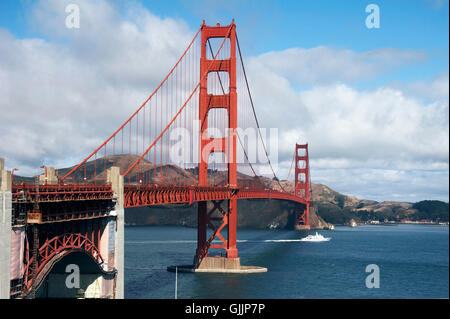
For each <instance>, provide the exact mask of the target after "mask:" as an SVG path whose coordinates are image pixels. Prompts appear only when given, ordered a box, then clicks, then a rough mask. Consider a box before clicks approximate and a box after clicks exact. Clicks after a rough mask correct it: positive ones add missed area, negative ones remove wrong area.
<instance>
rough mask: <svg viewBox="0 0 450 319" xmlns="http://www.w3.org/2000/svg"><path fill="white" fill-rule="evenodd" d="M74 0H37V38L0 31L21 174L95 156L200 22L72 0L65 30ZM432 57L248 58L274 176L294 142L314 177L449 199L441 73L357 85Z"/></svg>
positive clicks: (361, 192)
mask: <svg viewBox="0 0 450 319" xmlns="http://www.w3.org/2000/svg"><path fill="white" fill-rule="evenodd" d="M72 2H73V1H72ZM69 3H71V1H56V0H55V1H42V2H38V3H36V4H35V5H34V7H33V9H32V11H31V14H30V18H31V24H32V25H35V26H36V27H38V28H39V32H40V33H41V34H42V38H25V39H19V38H16V37H15V36H13V35H12V34H11V33H9V32H8V30H4V29H0V83H1V85H0V96H1V98H0V111H1V114H2V125H1V126H0V136H1V140H0V154H1V156H4V157H6V159H7V162H6V165H7V166H8V168H12V167H19V168H20V171H19V173H21V174H30V175H31V174H36V173H38V169H37V168H38V167H39V166H40V165H42V164H45V165H53V166H57V167H61V166H67V165H72V164H74V163H75V162H76V161H77V160H80V159H81V158H83V157H84V156H86V155H87V154H88V153H90V152H91V151H92V150H93V149H94V148H96V147H97V146H98V145H99V144H100V143H101V142H103V141H104V139H105V138H106V137H107V136H109V135H110V134H111V133H112V132H113V130H114V129H116V128H117V127H118V126H119V125H120V124H122V122H123V121H124V120H125V119H126V118H127V117H128V116H129V115H130V114H131V113H132V112H134V111H135V110H136V108H137V107H138V106H139V105H140V104H141V103H142V102H143V101H144V100H145V99H146V97H147V96H148V95H149V93H151V91H153V89H154V88H155V87H156V85H157V84H159V82H160V81H161V80H162V78H163V76H165V75H166V74H167V72H168V70H169V69H170V68H171V67H172V66H173V64H174V63H175V62H176V60H177V59H178V58H179V56H180V55H181V53H182V52H183V50H184V49H185V47H186V45H187V44H188V42H189V41H190V40H191V39H192V37H193V35H194V32H195V31H196V30H191V29H190V28H189V27H188V25H187V24H186V23H185V22H184V21H182V20H175V19H171V18H161V17H158V16H155V15H154V14H152V13H151V12H149V11H148V10H147V9H145V8H143V7H142V6H140V5H139V4H137V3H132V4H126V5H124V4H122V5H121V7H120V8H119V7H117V4H114V3H112V2H108V1H95V2H94V1H77V4H79V6H80V15H81V16H80V29H67V28H66V27H65V24H64V20H65V18H66V13H65V10H64V9H65V6H66V5H67V4H69ZM244 54H245V52H244ZM427 59H429V57H428V56H427V54H426V52H425V51H421V50H400V49H395V48H379V49H376V50H372V51H368V52H362V53H361V52H354V51H352V50H349V49H345V48H331V47H325V46H320V47H316V48H310V49H305V48H291V49H288V50H284V51H271V52H267V53H264V54H262V55H259V56H254V57H249V58H246V62H247V63H246V67H247V73H248V76H249V80H250V86H251V88H252V95H253V97H254V100H255V106H256V110H257V114H258V117H259V120H260V123H261V126H263V127H266V128H270V127H278V128H279V137H280V140H279V143H278V144H279V146H280V153H279V156H278V158H279V163H278V164H279V165H278V174H279V176H280V177H281V178H284V177H285V176H287V173H288V170H289V166H290V161H291V157H292V152H293V148H294V143H295V142H308V143H309V146H310V156H311V168H312V180H313V182H320V183H324V184H327V185H329V186H330V187H333V188H335V189H336V190H338V191H341V192H344V193H348V194H354V195H358V196H361V197H365V198H369V199H375V200H408V201H416V200H421V199H426V198H436V199H441V200H446V201H448V178H449V174H448V171H449V138H448V135H449V122H448V118H449V91H448V84H449V76H448V70H446V71H443V72H442V73H441V74H437V75H436V76H435V77H434V78H431V79H423V80H422V81H419V82H415V83H407V84H402V83H396V84H393V83H392V84H385V85H382V86H379V87H375V88H369V89H367V88H366V89H361V88H357V86H356V84H357V83H358V82H360V81H366V82H367V81H371V80H374V79H377V77H378V76H380V75H382V74H384V73H386V72H388V71H390V70H393V69H398V68H403V67H408V66H411V65H415V64H419V63H422V62H424V61H426V60H427Z"/></svg>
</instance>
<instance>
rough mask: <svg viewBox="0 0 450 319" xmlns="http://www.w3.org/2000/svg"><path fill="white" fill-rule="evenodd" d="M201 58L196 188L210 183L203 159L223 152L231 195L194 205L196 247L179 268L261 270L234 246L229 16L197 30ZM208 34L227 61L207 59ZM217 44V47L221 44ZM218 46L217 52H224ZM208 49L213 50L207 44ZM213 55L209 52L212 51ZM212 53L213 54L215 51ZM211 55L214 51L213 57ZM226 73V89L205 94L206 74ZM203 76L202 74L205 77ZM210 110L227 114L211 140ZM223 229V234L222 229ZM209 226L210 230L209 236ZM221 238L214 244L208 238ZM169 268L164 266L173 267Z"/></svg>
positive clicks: (232, 27) (232, 59)
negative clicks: (223, 130) (222, 131)
mask: <svg viewBox="0 0 450 319" xmlns="http://www.w3.org/2000/svg"><path fill="white" fill-rule="evenodd" d="M201 37H202V39H201V58H200V76H201V79H200V95H199V120H200V123H201V124H200V141H199V143H200V144H199V145H200V148H199V150H200V154H199V156H200V158H199V175H198V186H203V187H207V186H211V185H209V179H208V159H209V156H210V155H211V154H212V153H224V154H225V158H226V162H227V166H228V178H227V182H228V185H227V186H228V187H229V188H230V190H231V191H232V196H231V198H230V199H229V200H227V201H211V202H206V201H202V202H199V203H198V234H197V251H196V255H195V257H194V266H193V268H192V267H187V268H186V267H183V268H180V269H179V270H180V271H183V270H186V269H187V271H195V272H219V273H220V272H233V273H250V272H265V271H267V268H263V267H253V266H247V267H246V266H241V263H240V258H239V256H238V250H237V247H236V237H237V192H238V191H239V190H238V187H237V162H236V150H237V149H236V146H237V135H236V129H237V91H236V25H235V24H234V20H233V22H232V23H231V25H229V26H220V25H219V24H217V25H216V26H214V27H212V26H206V25H205V23H204V22H203V25H202V29H201ZM210 38H221V39H223V41H226V40H227V39H228V40H229V52H225V55H226V54H227V53H229V58H228V59H223V60H219V59H216V60H215V61H214V60H210V59H208V58H207V51H208V44H209V43H208V41H209V39H210ZM223 43H225V42H222V46H223ZM222 46H221V50H224V49H223V47H222ZM209 49H210V50H212V48H209ZM212 55H213V54H212ZM216 55H217V54H216ZM213 58H214V55H213ZM210 73H217V76H219V77H220V73H228V78H229V87H228V88H227V89H228V93H225V91H226V90H225V89H223V92H222V93H223V94H221V95H217V94H209V93H208V76H207V75H208V74H210ZM204 75H206V76H204ZM212 109H225V110H226V111H227V114H228V123H226V125H225V127H227V128H228V135H226V136H224V137H221V138H217V137H215V138H213V137H210V136H209V135H208V115H209V111H211V110H212ZM225 227H227V238H225V237H224V236H223V235H222V234H221V231H222V230H224V229H225ZM208 229H210V230H212V234H211V235H210V236H209V238H208ZM214 240H216V241H220V243H218V244H216V243H213V241H214ZM214 248H216V249H217V248H218V249H224V250H225V256H223V255H222V254H221V255H219V256H214V257H213V256H211V255H210V254H209V249H214ZM173 269H174V268H173V267H169V268H168V270H173Z"/></svg>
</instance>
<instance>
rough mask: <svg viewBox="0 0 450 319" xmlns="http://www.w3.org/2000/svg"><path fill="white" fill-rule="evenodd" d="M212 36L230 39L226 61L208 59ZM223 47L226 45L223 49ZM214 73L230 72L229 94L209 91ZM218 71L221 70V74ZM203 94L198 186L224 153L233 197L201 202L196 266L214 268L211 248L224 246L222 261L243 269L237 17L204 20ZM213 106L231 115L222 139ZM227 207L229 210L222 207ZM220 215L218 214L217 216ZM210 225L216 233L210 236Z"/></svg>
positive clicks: (227, 266)
mask: <svg viewBox="0 0 450 319" xmlns="http://www.w3.org/2000/svg"><path fill="white" fill-rule="evenodd" d="M210 38H228V39H229V41H230V46H229V48H230V52H229V58H228V59H224V60H218V59H216V60H215V61H214V60H210V59H208V58H207V45H208V40H209V39H210ZM222 50H223V48H222ZM212 72H217V73H218V72H227V73H228V76H229V90H228V92H229V93H227V94H222V95H213V94H208V76H204V75H205V74H210V73H212ZM218 74H219V73H218ZM200 76H201V77H202V78H201V81H200V97H199V120H200V123H201V126H200V149H199V150H200V159H199V176H198V185H199V186H209V182H208V158H209V155H210V154H212V153H224V154H225V157H226V161H227V166H228V186H229V187H231V188H232V189H234V190H233V196H231V199H229V200H228V201H226V202H225V201H213V202H212V209H210V210H208V205H207V204H208V202H206V201H203V202H199V203H198V237H197V251H196V256H195V258H194V266H195V267H197V268H214V267H213V264H214V263H216V262H217V258H215V259H211V258H208V249H209V248H222V249H224V250H225V252H226V258H224V259H223V260H222V261H221V262H222V263H226V266H225V267H226V268H240V261H239V257H238V252H237V248H236V226H237V225H236V224H237V198H236V194H237V165H236V135H235V129H236V127H237V93H236V25H235V24H234V20H233V22H232V24H231V25H229V26H220V25H219V24H217V25H216V26H214V27H211V26H206V25H205V22H203V25H202V30H201V58H200ZM213 109H225V110H226V111H227V114H228V123H227V124H228V125H226V126H227V127H228V128H229V132H230V133H229V134H228V136H224V137H221V138H211V137H209V136H208V132H207V129H208V113H209V111H210V110H213ZM225 205H226V206H227V207H226V210H225V209H224V208H223V207H222V206H225ZM217 215H219V217H217ZM213 220H215V221H219V222H221V223H222V224H221V225H220V226H219V227H217V228H216V227H215V226H214V225H213V223H211V221H213ZM226 226H227V228H228V234H227V238H226V239H225V238H224V236H222V234H221V233H220V232H221V230H223V229H224V228H225V227H226ZM208 227H209V228H211V229H212V231H213V234H212V236H210V237H209V238H207V230H208ZM215 238H216V239H219V240H220V241H221V244H211V242H212V241H213V240H214V239H215Z"/></svg>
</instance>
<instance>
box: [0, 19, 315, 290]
mask: <svg viewBox="0 0 450 319" xmlns="http://www.w3.org/2000/svg"><path fill="white" fill-rule="evenodd" d="M274 111H275V110H274ZM293 162H295V169H294V174H295V178H294V180H295V184H294V185H295V187H294V189H293V190H290V191H288V190H286V189H285V187H283V185H282V184H281V183H280V182H279V179H278V177H277V176H276V174H275V171H274V169H273V166H272V163H271V161H270V158H269V154H268V150H267V147H266V145H265V141H264V137H263V134H262V132H261V127H260V125H259V122H258V118H257V116H256V111H255V105H254V102H253V98H252V94H251V90H250V86H249V82H248V79H247V74H246V70H245V67H244V60H243V56H242V54H241V49H240V46H239V40H238V37H237V33H236V25H235V23H234V21H233V22H232V23H231V24H230V25H227V26H221V25H219V24H217V25H216V26H207V25H206V24H205V22H203V24H202V25H201V27H200V28H199V30H198V31H197V33H196V34H195V36H194V38H193V39H192V41H191V42H190V43H189V45H188V46H187V48H186V50H185V51H184V52H183V54H182V55H181V57H180V58H179V60H178V61H177V62H176V64H175V65H174V66H173V68H172V69H171V70H170V72H169V73H168V74H167V75H166V76H165V78H164V79H163V81H162V82H161V83H160V84H159V85H158V86H157V87H156V89H155V90H154V91H153V92H152V93H151V94H150V96H149V97H148V98H147V99H146V100H145V101H144V102H143V103H142V105H140V106H139V108H138V109H137V110H136V111H135V112H134V113H133V114H132V115H131V116H130V117H129V118H128V119H127V120H126V121H125V122H124V123H123V124H122V125H121V126H120V127H119V128H118V129H117V130H116V131H115V132H114V133H113V134H112V135H111V136H109V137H108V138H107V139H106V140H105V141H104V142H103V143H102V144H101V145H99V147H98V148H96V149H95V150H94V151H93V152H92V153H90V154H89V155H88V156H87V157H85V158H84V159H83V160H82V161H80V163H78V164H77V165H75V166H73V167H71V168H69V169H65V170H59V171H58V176H56V174H55V173H54V172H53V171H51V170H49V172H47V169H46V173H45V176H43V178H41V181H40V183H35V184H25V183H21V184H18V185H16V184H12V185H11V181H10V180H8V172H7V171H5V170H3V168H2V167H0V169H2V172H4V173H2V174H3V175H2V176H3V177H2V178H1V179H0V181H1V185H2V187H3V189H4V190H5V191H6V193H5V194H7V192H8V191H10V192H11V196H10V203H8V202H7V196H6V195H5V196H4V197H3V199H2V200H3V201H4V202H6V204H5V205H6V206H5V205H4V207H6V208H3V214H6V213H7V211H8V204H9V205H10V207H11V208H10V209H11V216H12V217H11V225H12V228H11V233H12V242H11V247H12V248H11V254H10V256H11V259H12V261H13V262H12V263H11V265H12V266H11V267H12V268H14V269H11V277H10V278H9V279H10V281H11V285H10V296H11V297H15V298H17V297H22V298H24V297H31V298H32V297H34V296H35V293H36V291H37V289H38V288H39V286H40V285H41V284H42V282H43V281H44V279H45V277H46V276H47V275H48V274H49V272H50V271H51V269H52V267H53V266H54V265H55V264H56V263H57V262H58V261H60V260H61V259H62V258H64V257H66V256H68V255H69V254H71V253H74V252H81V253H83V254H85V255H87V256H88V257H89V258H90V259H91V260H92V261H94V262H95V263H96V264H97V265H99V268H100V272H101V276H102V278H103V279H102V285H103V286H102V289H101V291H102V292H101V294H100V295H99V296H100V297H116V298H121V297H123V210H124V208H130V207H143V206H154V205H169V204H188V205H193V204H196V205H197V207H198V208H197V209H198V235H197V249H196V252H195V254H194V263H193V268H192V269H193V270H194V271H195V270H196V269H197V270H199V269H209V270H211V268H213V270H215V271H216V272H222V271H230V270H231V271H233V270H236V272H238V271H239V270H241V269H244V268H243V267H244V266H241V265H240V261H239V255H238V250H237V247H236V240H237V214H238V209H237V201H238V200H240V199H255V198H260V199H278V200H286V201H292V202H296V203H298V206H297V207H298V211H297V213H296V218H295V220H296V225H297V227H299V228H301V227H303V228H309V208H310V205H311V199H310V174H309V155H308V145H307V144H296V145H295V154H294V157H293ZM261 168H264V169H266V170H268V171H270V172H271V174H272V175H273V181H274V182H275V183H276V184H277V187H276V189H274V188H273V187H270V186H268V185H267V183H266V182H265V181H264V180H263V179H262V177H261V175H260V174H258V173H259V170H260V169H261ZM291 169H292V165H291ZM9 174H10V173H9ZM8 183H9V185H8ZM0 206H1V205H0ZM112 238H113V240H112ZM114 240H115V241H114ZM15 245H16V246H19V247H16V246H15ZM215 250H220V251H221V252H223V255H224V257H220V258H216V257H212V256H213V255H214V254H213V253H212V251H215ZM214 258H215V259H214ZM219 260H220V262H219V263H218V262H217V261H219ZM218 264H220V265H221V266H217V265H218Z"/></svg>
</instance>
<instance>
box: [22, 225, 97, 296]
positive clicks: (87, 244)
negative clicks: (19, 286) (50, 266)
mask: <svg viewBox="0 0 450 319" xmlns="http://www.w3.org/2000/svg"><path fill="white" fill-rule="evenodd" d="M73 251H83V252H85V253H87V254H89V255H90V256H91V257H92V258H94V260H95V261H96V262H97V263H98V264H99V265H100V264H102V263H103V258H102V256H101V254H100V251H99V249H98V248H97V246H96V245H95V244H94V243H93V242H92V241H91V240H90V239H89V238H88V237H87V236H86V235H82V234H77V233H73V234H63V235H60V236H56V237H53V238H51V239H47V240H46V241H45V242H44V243H43V244H42V246H40V247H39V253H38V265H37V269H36V274H40V273H41V272H42V271H43V268H44V267H45V266H46V265H47V263H48V262H49V261H51V260H52V259H53V258H54V257H55V256H56V255H57V254H58V253H61V252H66V253H70V252H73ZM25 256H26V257H28V256H29V253H27V252H26V253H25ZM32 265H33V257H30V258H26V260H25V265H24V267H25V268H24V274H25V276H24V286H25V289H24V290H23V292H24V293H26V292H27V291H28V290H29V289H31V287H32V284H33V280H34V279H35V278H33V267H32Z"/></svg>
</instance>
